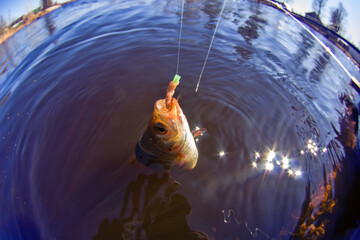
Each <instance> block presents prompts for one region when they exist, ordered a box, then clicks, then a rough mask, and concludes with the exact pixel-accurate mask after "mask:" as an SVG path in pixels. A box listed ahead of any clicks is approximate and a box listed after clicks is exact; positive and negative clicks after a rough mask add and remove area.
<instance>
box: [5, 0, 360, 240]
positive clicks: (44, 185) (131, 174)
mask: <svg viewBox="0 0 360 240" xmlns="http://www.w3.org/2000/svg"><path fill="white" fill-rule="evenodd" d="M181 3H182V2H181V1H180V0H176V1H171V0H169V1H160V0H154V1H151V0H149V1H141V0H136V1H121V0H120V1H110V0H109V1H90V0H89V1H86V0H78V1H76V2H73V3H70V4H67V5H65V6H63V7H61V8H59V9H57V10H55V11H53V12H52V13H50V14H48V15H46V16H45V17H43V18H41V19H39V20H37V21H35V22H34V23H32V24H31V25H29V26H27V27H25V28H23V29H22V30H20V31H19V32H18V33H16V34H15V35H14V36H13V37H11V38H10V39H8V40H7V41H6V42H5V43H4V44H2V45H1V46H0V66H1V69H0V73H1V75H0V101H1V105H0V124H1V128H0V141H1V145H0V153H1V154H0V156H1V161H0V191H1V194H0V196H1V197H0V203H1V205H0V209H1V211H0V238H1V239H91V238H93V237H95V236H96V237H95V239H109V236H110V235H111V236H116V237H117V239H187V238H190V236H191V237H192V238H191V239H206V237H205V236H207V237H208V238H209V239H211V238H214V239H272V238H275V239H291V238H293V239H297V237H298V238H306V237H307V238H311V237H316V238H318V239H321V238H324V239H331V238H333V239H336V238H338V239H344V238H349V239H350V238H351V237H353V239H356V237H358V236H359V233H358V232H359V230H356V229H357V228H356V227H358V225H356V224H357V223H356V220H357V219H358V218H359V215H358V214H359V212H360V211H359V210H358V209H357V208H358V207H357V206H356V204H354V202H355V203H356V199H357V197H358V195H359V194H358V193H356V191H355V190H354V189H356V187H357V186H359V183H358V166H359V165H358V160H357V159H358V158H357V157H358V155H357V154H358V153H357V150H356V149H357V148H358V144H359V143H356V146H357V148H354V147H349V146H350V145H351V144H350V145H349V144H347V143H348V141H349V139H350V137H347V136H350V135H351V134H350V133H347V132H346V131H345V130H346V129H349V128H347V127H346V126H347V125H346V124H349V121H348V120H347V118H346V114H345V113H346V112H345V110H346V109H347V107H346V105H345V104H344V102H343V101H341V97H342V96H350V98H351V99H352V102H354V104H355V105H357V103H358V102H359V96H358V95H357V93H356V92H355V91H354V90H353V89H352V88H351V87H350V86H349V82H350V79H349V77H348V76H347V75H346V74H345V72H344V71H343V69H342V68H340V66H339V65H338V63H337V62H336V61H335V60H334V59H333V58H332V57H331V56H329V55H328V54H327V53H326V52H325V50H324V49H323V48H322V47H321V45H320V44H319V43H318V42H317V41H316V40H314V39H313V38H312V36H311V35H310V34H309V33H308V32H307V31H305V30H304V29H303V28H302V27H301V26H300V25H298V24H297V23H296V22H295V21H294V20H293V19H291V18H290V17H289V16H287V15H286V14H284V13H283V12H281V11H279V10H276V9H274V8H271V7H269V6H265V5H261V4H258V3H253V2H251V1H246V0H241V1H228V2H227V4H226V6H225V10H224V14H223V16H222V19H221V21H220V24H219V28H218V31H217V34H216V37H215V40H214V43H213V47H212V49H211V53H210V55H209V59H208V62H207V65H206V68H205V71H204V75H203V78H202V80H201V84H200V87H199V91H198V92H197V93H195V92H194V90H195V87H196V83H197V80H198V77H199V74H200V71H201V68H202V65H203V63H204V60H205V56H206V53H207V50H208V46H209V43H210V40H211V36H212V34H213V31H214V28H215V25H216V21H217V18H218V14H219V12H220V9H221V6H222V2H221V1H215V0H204V1H186V2H185V9H184V20H183V24H184V25H183V33H182V41H181V51H180V66H179V74H180V75H181V76H182V78H181V84H180V85H179V87H178V88H177V90H176V97H177V96H178V95H180V99H179V103H180V106H181V107H182V109H183V111H184V114H185V115H186V117H187V119H188V122H189V124H190V128H191V129H194V128H195V127H196V126H199V127H204V128H206V129H207V130H208V131H207V133H206V134H205V135H204V136H201V137H200V139H199V141H198V142H197V146H198V150H199V161H198V164H197V166H196V167H195V169H194V170H193V171H191V172H187V171H186V172H185V171H181V170H178V169H176V167H174V168H173V169H172V171H171V172H170V173H162V172H157V173H156V172H155V173H154V171H153V170H152V169H148V168H146V167H145V166H143V165H141V164H140V163H138V162H136V161H135V162H134V161H133V159H134V157H135V154H134V149H135V146H136V143H137V140H138V138H139V137H140V136H141V134H142V133H143V132H144V130H145V128H146V126H147V123H148V121H149V118H150V115H151V112H152V109H153V105H154V103H155V101H156V100H158V99H160V98H164V96H165V91H166V87H167V84H168V82H169V81H170V80H171V79H172V78H173V76H174V74H175V71H176V60H177V47H178V37H179V28H180V15H181V12H180V10H181ZM316 35H317V36H318V38H319V39H320V40H322V41H324V43H325V44H326V45H327V46H329V47H330V49H331V50H332V51H333V52H334V54H335V55H336V56H337V58H338V59H339V60H340V61H341V62H342V64H343V65H344V66H345V67H346V68H347V70H348V71H349V72H350V73H351V74H352V75H353V76H355V77H356V78H357V79H360V73H359V69H358V68H357V67H356V66H355V65H354V64H353V63H352V61H351V60H350V59H349V58H348V57H347V56H346V55H345V54H344V53H343V52H341V51H340V50H339V49H337V48H336V46H334V45H333V44H332V43H330V42H329V41H328V40H327V39H325V38H324V37H322V36H321V35H319V34H317V33H316ZM343 124H345V127H344V128H343V127H342V126H343ZM344 129H345V130H344ZM343 130H344V131H345V132H344V131H343ZM340 135H341V136H345V137H341V136H340ZM356 135H357V133H356ZM344 139H345V140H344ZM309 144H310V145H309ZM221 151H224V153H225V155H224V156H220V155H219V153H220V152H221ZM270 151H273V152H274V157H273V158H271V157H270V158H269V157H268V156H269V152H270ZM258 154H259V156H258ZM270 155H271V154H270ZM284 157H287V158H288V159H289V164H288V165H287V166H285V163H284ZM253 162H256V167H255V166H254V165H253ZM270 169H271V170H270ZM296 174H297V175H296ZM354 199H355V201H354ZM356 207H357V208H356ZM106 219H107V220H106ZM344 219H345V220H344ZM322 226H324V227H322ZM314 229H315V230H314ZM322 229H323V230H324V231H325V232H322V231H321V230H322ZM316 234H317V235H316ZM106 237H107V238H106ZM201 237H202V238H201Z"/></svg>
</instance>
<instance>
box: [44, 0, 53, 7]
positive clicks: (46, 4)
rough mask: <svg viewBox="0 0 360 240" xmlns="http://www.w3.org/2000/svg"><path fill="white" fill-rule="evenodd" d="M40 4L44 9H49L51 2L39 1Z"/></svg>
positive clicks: (47, 0) (46, 0)
mask: <svg viewBox="0 0 360 240" xmlns="http://www.w3.org/2000/svg"><path fill="white" fill-rule="evenodd" d="M41 4H42V6H43V8H44V9H46V8H48V7H51V6H52V5H53V4H52V1H51V0H41Z"/></svg>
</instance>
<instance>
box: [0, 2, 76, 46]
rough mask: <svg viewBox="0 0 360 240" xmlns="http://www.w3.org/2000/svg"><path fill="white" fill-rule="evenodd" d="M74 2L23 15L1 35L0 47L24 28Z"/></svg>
mask: <svg viewBox="0 0 360 240" xmlns="http://www.w3.org/2000/svg"><path fill="white" fill-rule="evenodd" d="M73 1H75V0H71V1H68V2H64V3H62V4H56V5H53V6H51V7H49V8H46V9H42V10H40V11H37V12H34V11H32V12H30V13H28V14H26V15H23V16H22V17H20V18H19V21H18V23H16V24H14V25H10V26H8V27H7V28H6V29H5V32H4V33H3V34H1V35H0V45H1V44H3V43H4V42H5V41H6V40H8V39H9V38H10V37H12V36H13V35H14V34H15V33H17V32H18V31H19V30H21V29H22V28H24V27H26V26H27V25H29V24H31V23H33V22H35V21H36V20H37V19H39V18H41V17H43V16H45V15H46V14H48V13H50V12H52V11H54V10H56V9H58V8H59V7H62V6H63V5H65V4H68V3H70V2H73Z"/></svg>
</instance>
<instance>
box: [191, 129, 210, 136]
mask: <svg viewBox="0 0 360 240" xmlns="http://www.w3.org/2000/svg"><path fill="white" fill-rule="evenodd" d="M206 131H207V130H206V128H200V129H197V130H193V131H191V134H192V135H193V137H194V138H197V137H198V136H201V135H202V134H203V133H204V132H206Z"/></svg>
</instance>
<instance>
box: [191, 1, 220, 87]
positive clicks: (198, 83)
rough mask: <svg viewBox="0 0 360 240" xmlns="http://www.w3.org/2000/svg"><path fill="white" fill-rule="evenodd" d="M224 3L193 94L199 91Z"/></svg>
mask: <svg viewBox="0 0 360 240" xmlns="http://www.w3.org/2000/svg"><path fill="white" fill-rule="evenodd" d="M225 3H226V0H224V3H223V6H222V9H221V12H220V15H219V18H218V21H217V23H216V26H215V30H214V34H213V36H212V38H211V41H210V45H209V49H208V52H207V54H206V58H205V61H204V65H203V67H202V69H201V72H200V76H199V80H198V82H197V85H196V89H195V92H197V91H198V89H199V85H200V80H201V77H202V75H203V72H204V69H205V65H206V62H207V60H208V58H209V53H210V50H211V47H212V44H213V41H214V38H215V34H216V30H217V28H218V26H219V22H220V19H221V16H222V14H223V12H224V8H225Z"/></svg>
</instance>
